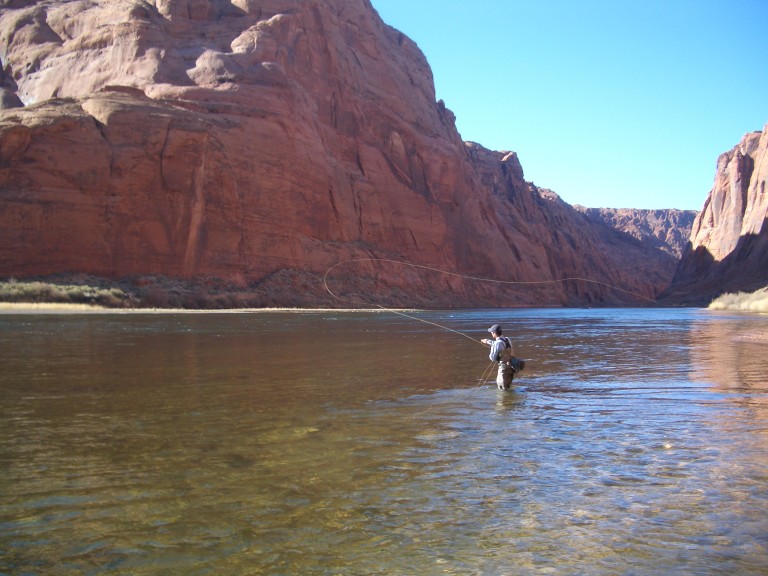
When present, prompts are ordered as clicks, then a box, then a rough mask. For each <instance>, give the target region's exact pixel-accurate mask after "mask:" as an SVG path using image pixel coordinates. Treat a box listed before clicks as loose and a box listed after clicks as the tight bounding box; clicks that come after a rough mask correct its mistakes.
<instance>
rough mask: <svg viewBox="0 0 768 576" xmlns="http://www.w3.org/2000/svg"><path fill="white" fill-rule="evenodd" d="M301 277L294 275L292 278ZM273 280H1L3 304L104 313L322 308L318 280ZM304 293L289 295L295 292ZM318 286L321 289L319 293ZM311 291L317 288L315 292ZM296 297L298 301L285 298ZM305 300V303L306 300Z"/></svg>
mask: <svg viewBox="0 0 768 576" xmlns="http://www.w3.org/2000/svg"><path fill="white" fill-rule="evenodd" d="M296 274H299V273H294V276H295V275H296ZM299 280H301V281H303V284H302V282H299V283H297V282H296V278H294V277H293V276H291V277H289V278H287V279H285V278H283V277H282V276H279V275H275V277H274V281H273V284H272V285H264V284H261V285H255V286H242V285H235V284H232V283H230V282H227V281H225V280H221V279H216V278H194V279H185V280H180V279H176V278H169V277H165V276H159V275H157V276H155V275H153V276H140V277H132V278H121V279H105V278H100V277H95V276H89V275H85V274H69V275H57V276H47V277H39V278H25V279H23V280H22V279H15V278H5V279H0V303H9V304H14V305H16V304H37V305H42V304H57V305H89V306H99V307H103V308H119V309H126V308H143V309H144V308H163V309H179V310H182V309H189V310H230V309H243V308H250V309H253V308H270V307H276V306H279V307H296V308H302V307H303V308H306V307H309V306H310V304H314V305H317V303H318V302H322V300H321V298H320V297H321V296H323V294H322V287H321V286H320V284H319V283H318V282H317V280H316V279H315V278H309V277H307V278H303V277H302V278H299ZM296 285H299V286H302V285H303V286H304V288H303V289H302V290H293V291H291V290H289V289H288V288H289V287H291V286H296ZM319 286H320V287H319ZM312 287H313V288H312ZM286 294H289V295H290V294H295V301H292V300H291V298H286ZM305 296H306V298H305Z"/></svg>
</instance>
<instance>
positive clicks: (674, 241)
mask: <svg viewBox="0 0 768 576" xmlns="http://www.w3.org/2000/svg"><path fill="white" fill-rule="evenodd" d="M574 208H576V210H578V211H579V212H583V213H584V214H586V215H587V216H588V217H589V218H590V219H591V220H596V221H598V222H602V223H604V224H607V225H608V226H610V227H611V228H615V229H616V230H619V231H620V232H624V233H626V234H629V235H630V236H632V237H633V238H637V239H638V240H640V241H641V242H643V243H644V244H648V245H650V246H653V247H655V248H657V249H659V250H662V251H664V252H667V253H668V254H671V255H672V256H674V257H675V258H680V257H681V256H682V255H683V252H684V251H685V249H686V247H687V246H688V239H689V237H690V235H691V228H692V226H693V221H694V219H695V218H696V216H697V214H698V212H696V211H695V210H675V209H666V210H638V209H635V208H586V207H584V206H579V205H578V204H577V205H574Z"/></svg>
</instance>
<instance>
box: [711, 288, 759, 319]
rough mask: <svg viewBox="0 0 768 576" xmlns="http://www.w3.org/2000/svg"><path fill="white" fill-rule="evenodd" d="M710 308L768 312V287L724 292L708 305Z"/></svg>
mask: <svg viewBox="0 0 768 576" xmlns="http://www.w3.org/2000/svg"><path fill="white" fill-rule="evenodd" d="M708 309H709V310H735V311H741V312H759V313H762V314H768V287H765V288H761V289H760V290H756V291H755V292H737V293H736V294H723V295H722V296H720V297H718V298H715V300H713V301H712V303H711V304H710V305H709V306H708Z"/></svg>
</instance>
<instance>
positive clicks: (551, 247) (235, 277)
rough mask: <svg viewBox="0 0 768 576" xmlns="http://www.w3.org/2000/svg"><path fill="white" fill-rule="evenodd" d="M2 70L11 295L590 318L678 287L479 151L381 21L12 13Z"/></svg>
mask: <svg viewBox="0 0 768 576" xmlns="http://www.w3.org/2000/svg"><path fill="white" fill-rule="evenodd" d="M0 55H1V56H2V66H0V68H2V70H3V77H2V90H3V92H2V106H1V107H0V275H4V276H15V277H18V278H23V277H29V276H45V275H52V274H60V273H67V272H69V273H83V274H89V275H94V276H98V277H104V278H132V277H136V278H139V277H142V276H147V275H164V276H167V277H171V278H178V279H187V280H190V281H192V280H195V279H200V278H214V279H219V280H224V281H227V282H231V283H234V284H236V285H239V286H242V287H244V288H247V289H249V290H252V291H253V292H254V293H257V294H261V295H262V296H263V300H262V302H263V303H264V304H269V305H279V304H290V305H299V306H314V305H340V304H341V303H349V304H355V305H363V304H380V305H387V306H393V305H407V306H416V305H420V306H487V305H493V306H512V305H534V304H551V305H580V304H607V303H614V304H616V303H632V304H636V303H641V302H645V301H647V300H646V299H649V298H651V299H652V298H654V297H655V295H656V294H658V293H659V292H660V290H662V289H663V288H664V287H665V286H666V284H667V283H668V281H669V279H670V278H671V275H672V273H673V271H674V268H675V265H676V260H675V258H674V257H673V256H672V255H670V254H667V253H665V252H663V251H661V250H659V249H658V247H657V246H650V245H649V244H648V243H643V242H639V241H637V240H636V239H634V238H631V237H630V236H628V235H626V234H621V233H618V232H617V231H616V230H614V229H610V228H608V227H607V226H604V225H602V224H601V225H595V223H594V222H593V221H592V220H591V219H589V218H588V217H587V216H585V215H584V214H581V213H579V212H578V211H576V210H575V209H573V208H572V207H571V206H569V205H567V204H566V203H564V202H562V201H561V200H560V199H559V198H558V197H557V196H556V195H555V194H553V193H551V192H549V191H546V190H540V189H538V188H536V187H535V186H534V185H532V184H530V183H528V182H526V181H525V179H524V175H523V170H522V167H521V165H520V162H519V161H518V159H517V156H516V155H515V154H514V153H512V152H493V151H489V150H486V149H484V148H483V147H482V146H480V145H477V144H473V143H464V142H463V141H462V140H461V137H460V135H459V133H458V131H457V130H456V127H455V118H454V116H453V114H452V113H451V111H450V110H449V109H447V108H446V107H445V105H444V103H443V102H441V101H436V97H435V91H434V83H433V80H432V73H431V70H430V68H429V65H428V63H427V61H426V59H425V57H424V55H423V54H422V52H421V51H420V50H419V48H418V47H417V46H416V44H415V43H414V42H413V41H411V40H410V39H409V38H407V37H406V36H404V35H403V34H402V33H400V32H398V31H397V30H395V29H393V28H391V27H389V26H387V25H386V24H385V23H384V22H383V21H382V20H381V19H380V18H379V16H378V14H377V13H376V11H375V10H374V9H373V7H372V6H371V5H370V3H369V2H368V0H322V1H321V0H303V1H297V0H205V1H203V0H152V1H141V0H75V1H65V0H45V1H42V0H41V1H34V0H12V1H11V2H10V3H9V2H6V3H5V8H3V10H2V12H1V13H0ZM376 259H384V260H376ZM394 260H397V261H405V262H409V263H413V264H417V265H419V266H420V267H419V268H414V267H409V266H403V265H398V264H395V263H393V262H392V261H394ZM334 266H335V268H334V269H333V270H334V273H333V277H332V278H330V279H329V278H327V277H326V276H325V274H326V272H327V271H328V270H329V269H330V268H331V267H334ZM438 270H439V271H449V272H452V273H454V274H461V275H464V276H471V277H473V278H475V279H467V278H463V277H459V276H456V275H448V274H445V273H444V272H438ZM477 278H487V279H492V280H494V282H483V281H479V280H477ZM568 278H580V280H565V281H564V279H568ZM324 279H325V280H330V282H329V283H328V285H327V286H328V287H332V291H331V290H324V289H323V287H324V284H323V280H324ZM499 281H502V282H499ZM504 282H507V283H504ZM509 282H525V283H526V284H509ZM610 285H615V286H618V287H620V288H621V290H616V289H613V288H610ZM638 295H639V296H638ZM337 297H341V298H342V300H339V299H338V298H337Z"/></svg>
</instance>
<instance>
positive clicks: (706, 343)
mask: <svg viewBox="0 0 768 576" xmlns="http://www.w3.org/2000/svg"><path fill="white" fill-rule="evenodd" d="M711 314H712V318H711V319H706V318H705V319H704V320H702V321H701V322H698V323H695V324H694V325H693V328H692V330H691V341H692V347H691V365H692V378H693V379H694V380H699V381H702V380H703V381H706V382H709V383H711V384H712V385H714V386H715V387H716V389H717V391H719V392H723V393H726V394H735V395H736V396H737V398H738V401H739V402H744V404H745V405H746V406H751V407H755V408H760V411H761V413H760V415H759V416H760V418H765V419H766V420H768V354H766V350H768V323H766V321H765V319H764V318H762V317H760V316H757V315H747V314H744V315H733V316H729V317H728V318H722V317H721V315H719V314H718V313H716V312H712V313H711ZM766 432H768V430H766Z"/></svg>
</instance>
